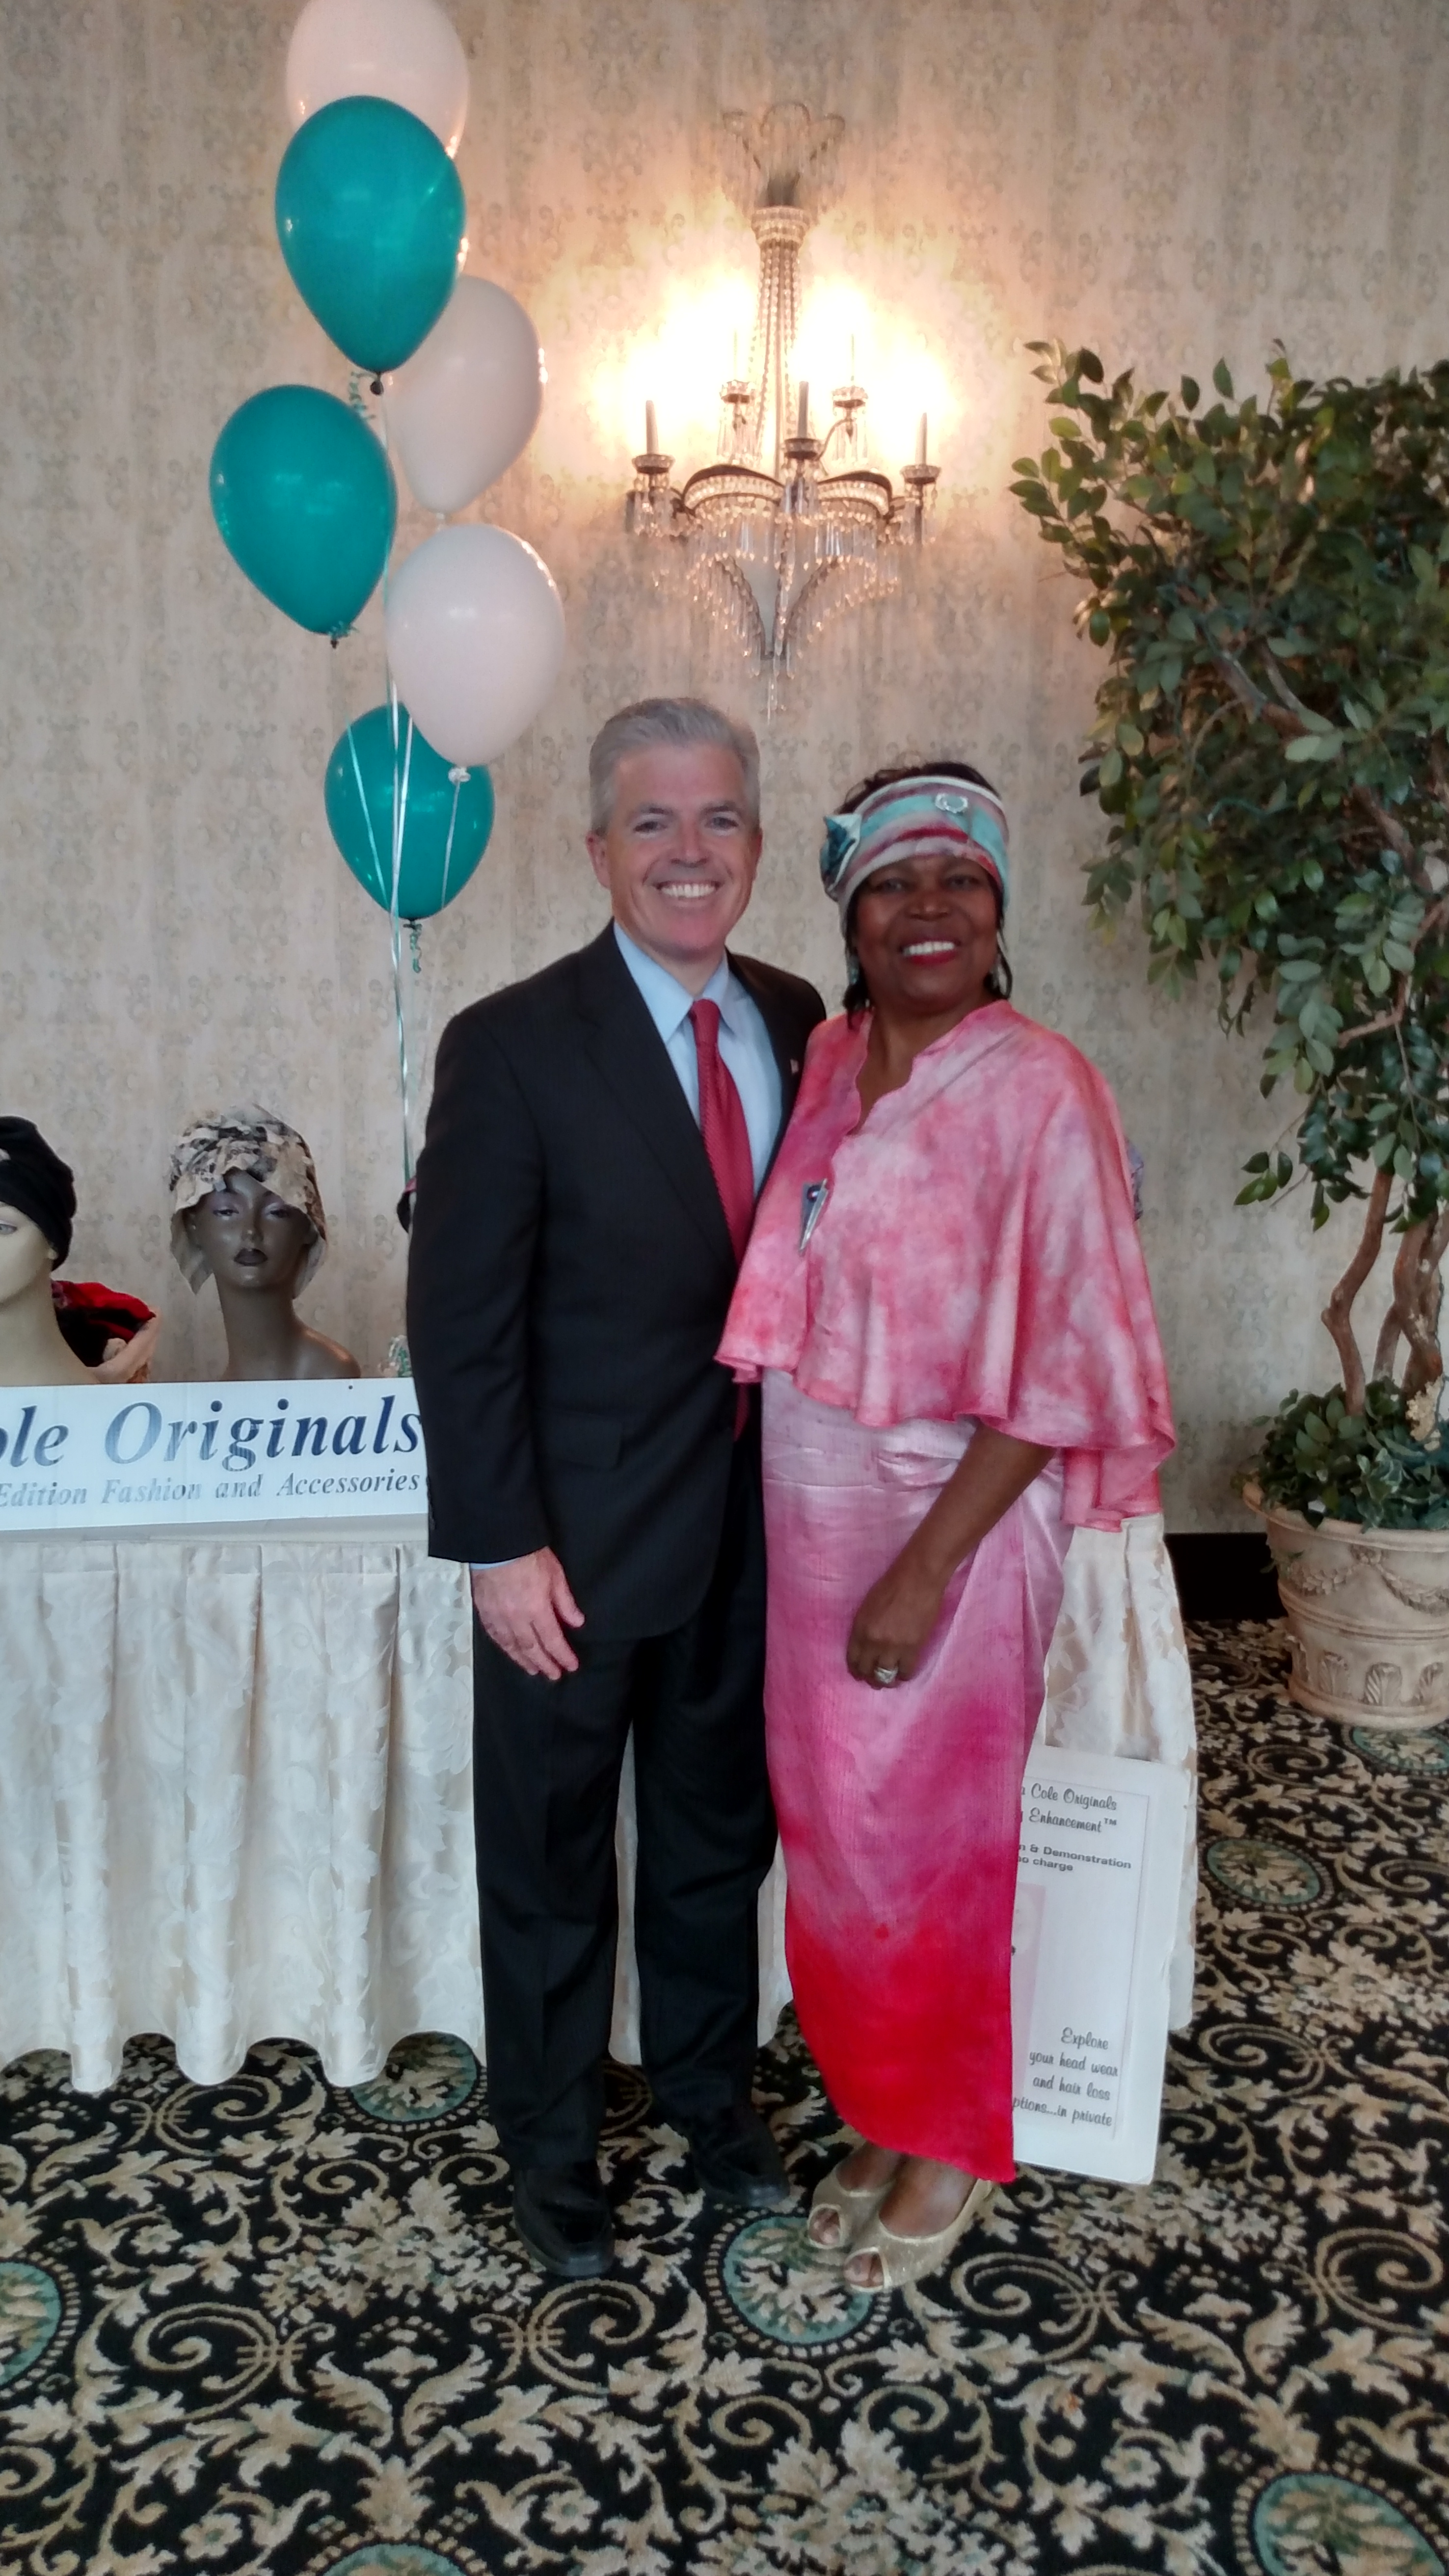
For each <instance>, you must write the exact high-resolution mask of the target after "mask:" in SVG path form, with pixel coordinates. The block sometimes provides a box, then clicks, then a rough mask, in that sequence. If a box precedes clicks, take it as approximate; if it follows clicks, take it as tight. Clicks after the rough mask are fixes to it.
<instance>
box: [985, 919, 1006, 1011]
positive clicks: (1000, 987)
mask: <svg viewBox="0 0 1449 2576" xmlns="http://www.w3.org/2000/svg"><path fill="white" fill-rule="evenodd" d="M1011 980H1012V978H1011V961H1010V959H1009V958H1008V956H1007V954H1006V950H1005V948H1004V946H1003V945H1002V939H1001V933H1000V932H999V931H998V932H997V934H996V963H995V965H994V966H993V967H992V969H991V972H990V974H989V975H988V976H987V978H986V990H987V992H988V993H989V994H990V995H991V998H992V1000H993V1002H1009V1001H1010V999H1011Z"/></svg>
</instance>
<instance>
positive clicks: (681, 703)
mask: <svg viewBox="0 0 1449 2576" xmlns="http://www.w3.org/2000/svg"><path fill="white" fill-rule="evenodd" d="M695 742H710V743H717V744H718V745H719V747H720V749H721V750H722V751H732V752H733V753H734V756H735V758H736V760H737V761H738V762H739V764H740V770H741V773H742V775H743V779H744V788H745V819H746V821H747V822H748V823H749V824H750V825H751V827H752V828H753V829H754V830H758V829H759V822H760V746H759V744H758V743H757V742H756V740H755V737H754V734H753V733H752V732H751V730H750V727H749V726H748V725H747V724H736V723H735V721H734V718H733V717H732V716H727V715H726V714H725V713H724V710H723V709H722V708H721V707H712V706H711V705H710V703H709V701H708V699H707V698H640V699H639V700H638V702H637V704H636V705H634V706H632V707H620V709H619V712H618V714H617V715H612V716H610V718H609V721H608V723H607V724H606V725H603V726H601V728H600V730H599V732H598V733H597V734H596V735H595V737H594V740H593V743H592V745H591V747H590V750H589V829H590V831H591V832H607V830H608V828H609V822H610V817H611V816H612V814H613V810H614V780H615V778H616V776H617V775H618V769H619V763H620V761H621V760H623V759H625V758H626V756H627V755H628V753H630V752H631V751H648V750H652V749H653V748H654V746H655V745H656V744H666V745H671V746H672V745H674V744H676V743H678V744H687V743H695Z"/></svg>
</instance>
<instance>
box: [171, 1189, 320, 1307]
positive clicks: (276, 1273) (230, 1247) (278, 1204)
mask: <svg viewBox="0 0 1449 2576" xmlns="http://www.w3.org/2000/svg"><path fill="white" fill-rule="evenodd" d="M182 1223H183V1225H184V1226H185V1229H186V1237H187V1241H188V1242H189V1243H190V1245H191V1246H192V1249H193V1251H194V1252H195V1253H196V1254H197V1255H198V1256H199V1258H200V1259H201V1260H202V1261H204V1262H205V1264H206V1267H207V1269H208V1270H209V1271H210V1272H211V1275H212V1277H213V1279H214V1280H215V1281H216V1285H217V1292H218V1294H219V1296H220V1298H221V1302H222V1307H223V1310H225V1308H226V1306H227V1304H228V1303H229V1301H230V1300H231V1299H232V1298H233V1297H265V1296H274V1295H277V1294H280V1295H282V1296H284V1297H286V1298H288V1299H291V1298H294V1297H296V1296H297V1294H298V1293H299V1291H300V1290H301V1288H302V1286H303V1285H304V1283H305V1281H306V1279H307V1278H308V1276H309V1275H310V1271H311V1268H312V1261H311V1255H312V1251H313V1248H314V1246H315V1245H316V1243H317V1228H316V1226H315V1225H314V1224H313V1222H312V1220H311V1218H310V1217H309V1216H307V1215H306V1214H305V1213H304V1211H303V1210H302V1209H301V1208H299V1207H293V1206H292V1205H291V1204H290V1202H289V1201H288V1200H286V1199H284V1198H283V1197H282V1196H281V1195H280V1193H279V1192H278V1191H276V1190H274V1189H273V1188H272V1187H271V1186H270V1184H269V1183H268V1182H266V1181H259V1180H258V1179H257V1178H256V1175H255V1174H254V1173H252V1172H228V1173H227V1175H226V1177H225V1179H224V1180H223V1182H222V1184H221V1187H220V1188H219V1189H215V1190H208V1192H207V1194H206V1196H205V1198H204V1199H198V1200H197V1202H196V1205H195V1206H194V1207H189V1208H188V1209H187V1210H186V1212H185V1214H184V1216H183V1218H182Z"/></svg>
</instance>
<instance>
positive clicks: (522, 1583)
mask: <svg viewBox="0 0 1449 2576" xmlns="http://www.w3.org/2000/svg"><path fill="white" fill-rule="evenodd" d="M589 781H590V794H591V817H590V819H591V829H590V832H589V834H588V850H589V857H590V860H591V861H592V864H593V868H594V873H595V875H596V876H597V878H598V880H599V882H600V884H601V885H602V886H603V887H604V888H605V889H606V890H607V893H608V896H609V901H610V906H611V909H612V913H613V919H612V921H611V922H610V923H609V924H608V926H607V928H606V929H605V930H604V931H603V932H602V934H601V935H600V937H599V938H598V939H596V940H594V941H593V942H592V944H591V945H590V946H589V947H587V948H584V949H581V950H580V951H579V952H578V953H577V954H576V955H574V956H571V957H565V958H562V959H560V960H559V962H558V963H557V964H556V965H554V966H550V967H547V968H546V969H545V970H544V972H543V973H542V974H541V975H535V976H532V977H531V978H530V979H529V980H528V981H527V982H526V983H522V984H515V985H512V986H510V987H509V988H508V989H507V990H506V991H504V992H501V993H495V994H493V995H492V996H490V998H489V999H488V1000H486V1001H483V1002H476V1003H474V1005H473V1006H472V1008H471V1009H470V1010H467V1011H464V1012H462V1013H461V1014H460V1016H459V1017H458V1018H457V1019H455V1020H454V1021H453V1022H452V1023H451V1025H450V1027H449V1028H448V1029H447V1031H446V1032H445V1034H444V1037H443V1040H442V1044H441V1045H440V1047H439V1049H438V1069H437V1080H436V1084H435V1088H434V1093H433V1104H432V1110H431V1114H430V1116H429V1120H428V1133H427V1143H426V1145H425V1147H424V1150H423V1154H422V1157H421V1159H420V1162H419V1167H418V1188H417V1204H416V1210H415V1213H414V1217H413V1225H412V1251H411V1261H410V1272H409V1288H408V1333H409V1346H410V1349H411V1353H412V1361H413V1368H414V1371H415V1373H416V1380H417V1389H418V1400H419V1406H420V1409H421V1413H422V1418H423V1427H424V1432H425V1435H426V1439H427V1449H428V1480H429V1490H430V1509H431V1546H432V1551H433V1553H434V1555H437V1556H451V1557H458V1558H461V1559H463V1560H464V1561H465V1562H467V1563H468V1564H470V1565H471V1566H472V1568H473V1578H472V1579H473V1599H474V1603H475V1606H476V1609H477V1621H476V1624H475V1631H474V1711H475V1780H476V1784H477V1791H476V1793H477V1809H476V1813H477V1843H478V1880H479V1897H480V1907H481V1916H482V1929H483V1978H484V1994H485V2002H486V2009H487V2020H488V2084H489V2104H490V2109H491V2112H492V2116H493V2119H494V2122H495V2124H496V2126H497V2129H498V2133H499V2139H500V2142H501V2144H502V2147H503V2150H504V2153H505V2154H506V2155H507V2157H508V2160H509V2163H510V2166H511V2167H512V2173H513V2206H514V2217H515V2222H516V2224H517V2227H518V2229H519V2233H520V2235H521V2236H522V2238H523V2241H524V2243H525V2244H526V2246H527V2247H528V2249H529V2251H530V2252H531V2253H532V2255H533V2256H534V2258H535V2260H536V2261H537V2262H539V2263H540V2264H541V2265H542V2266H543V2268H544V2269H545V2270H547V2271H550V2272H553V2273H556V2274H558V2275H560V2276H561V2277H563V2278H565V2279H585V2278H588V2277H589V2276H590V2275H592V2274H594V2273H598V2272H601V2271H603V2270H605V2269H606V2268H607V2266H608V2264H609V2262H610V2260H611V2258H612V2249H613V2235H612V2219H611V2214H610V2209H609V2204H608V2201H607V2198H606V2196H605V2193H604V2189H603V2185H602V2182H601V2179H600V2175H599V2169H598V2164H597V2157H596V2150H597V2145H598V2135H599V2124H600V2120H601V2116H602V2111H603V2060H604V2055H605V2051H606V2048H607V2044H608V2031H609V2018H610V2008H611V2000H612V1992H613V1972H614V1947H615V1934H616V1893H615V1869H614V1815H615V1809H616V1806H617V1802H618V1789H619V1774H620V1766H621V1764H622V1761H623V1756H624V1747H625V1743H626V1741H627V1738H628V1735H629V1732H630V1729H631V1727H632V1730H633V1737H634V1755H635V1781H636V1794H637V1801H638V1818H639V1858H638V1872H637V1882H636V1892H635V1916H634V1938H635V1947H636V1951H637V1954H638V1962H639V1985H640V2002H641V2012H640V2027H641V2035H642V2044H643V2056H644V2066H645V2071H646V2073H647V2074H648V2076H649V2080H650V2082H651V2084H652V2086H653V2089H654V2094H655V2098H656V2100H657V2102H658V2104H659V2107H660V2109H661V2110H662V2111H663V2113H664V2114H665V2116H666V2117H667V2118H668V2119H669V2120H671V2121H672V2122H673V2123H674V2125H675V2126H676V2127H677V2128H679V2129H680V2130H681V2131H682V2132H683V2133H684V2135H685V2136H686V2137H687V2139H688V2141H689V2145H690V2149H691V2152H692V2156H693V2162H694V2169H695V2175H696V2179H697V2181H698V2183H699V2184H700V2186H701V2188H702V2189H703V2191H704V2192H705V2194H706V2196H707V2197H708V2198H710V2199H711V2200H713V2201H716V2202H719V2203H721V2204H724V2205H727V2206H734V2207H740V2208H746V2209H762V2208H772V2207H776V2206H779V2205H780V2204H781V2203H782V2202H783V2201H784V2199H785V2198H786V2196H787V2195H786V2189H785V2179H784V2173H783V2169H782V2167H781V2164H780V2159H779V2156H778V2153H777V2151H776V2149H775V2146H774V2143H773V2141H772V2139H771V2137H770V2134H769V2131H768V2130H767V2128H766V2127H765V2124H764V2122H763V2121H762V2120H761V2119H760V2117H759V2115H758V2113H757V2112H756V2111H755V2110H754V2108H753V2106H752V2103H751V2098H750V2083H751V2073H752V2068H753V2064H754V2055H755V2024H756V2011H757V1982H758V1976H757V1959H756V1943H755V1920H756V1899H757V1896H758V1892H759V1888H760V1884H761V1881H762V1879H763V1877H764V1875H765V1872H766V1871H767V1869H768V1868H769V1865H770V1861H771V1858H772V1855H773V1852H774V1847H775V1823H774V1815H773V1811H772V1809H771V1805H770V1794H769V1785H768V1781H767V1778H766V1773H765V1759H764V1732H763V1715H762V1708H761V1689H762V1680H763V1665H764V1546H763V1534H762V1527H761V1507H760V1489H759V1431H758V1423H757V1421H756V1420H755V1419H754V1417H753V1415H752V1413H750V1412H749V1411H747V1410H746V1407H745V1400H744V1399H742V1398H740V1397H739V1396H738V1395H737V1393H736V1389H735V1387H734V1384H733V1382H732V1380H731V1378H730V1377H729V1375H728V1374H727V1373H726V1371H725V1370H723V1369H722V1368H720V1367H719V1365H718V1364H717V1362H716V1360H715V1356H714V1354H715V1351H716V1349H717V1347H718V1344H719V1338H720V1332H721V1329H722V1327H723V1323H724V1318H725V1314H726V1311H727V1309H728V1306H729V1302H730V1296H731V1293H732V1290H733V1287H734V1281H735V1275H736V1272H737V1270H738V1266H739V1261H740V1256H741V1254H742V1252H743V1250H744V1245H745V1241H746V1238H747V1236H748V1234H749V1229H750V1224H751V1220H752V1217H753V1211H754V1201H755V1197H756V1195H757V1193H758V1190H759V1188H760V1185H761V1183H762V1181H763V1179H764V1176H765V1173H766V1171H767V1170H768V1168H769V1165H770V1162H771V1159H772V1157H773V1154H774V1150H775V1146H776V1143H777V1140H778V1137H779V1134H780V1131H781V1128H782V1126H783V1123H784V1120H785V1118H786V1117H787V1116H788V1114H789V1110H790V1107H791V1104H792V1102H793V1099H794V1095H795V1090H796V1086H797V1084H798V1081H799V1075H800V1066H801V1062H802V1060H803V1058H804V1053H805V1041H806V1039H807V1037H808V1036H809V1034H810V1031H811V1029H812V1028H813V1027H814V1026H815V1024H816V1022H817V1021H818V1020H820V1019H822V1018H823V1017H824V1006H823V1004H822V1002H821V1000H820V997H819V995H818V994H817V993H816V992H815V991H814V990H813V989H812V988H811V986H810V985H808V984H804V983H802V982H801V981H800V980H799V978H798V977H796V976H793V975H787V974H784V973H782V972H781V971H780V970H779V969H778V968H776V967H772V966H764V965H761V964H759V963H758V962H757V961H756V960H754V959H751V958H746V957H738V956H734V955H730V954H727V953H726V942H727V940H728V939H729V936H730V933H731V932H732V931H733V929H734V928H735V925H736V923H737V922H738V921H739V919H740V917H741V915H742V913H743V912H744V910H745V907H746V905H747V904H748V902H749V900H750V896H751V894H752V892H753V890H754V883H755V875H756V871H757V869H758V866H759V859H760V821H759V752H758V748H757V745H756V742H755V737H754V735H753V734H752V733H751V732H750V731H749V730H748V728H747V727H745V726H741V725H736V724H733V723H732V722H731V721H730V719H729V718H728V717H727V716H725V715H722V714H721V713H720V712H719V710H718V709H717V708H715V707H711V706H706V705H704V704H703V703H702V702H701V701H699V700H697V699H691V698H655V699H649V700H646V701H645V702H644V703H643V704H641V705H639V706H633V707H626V708H624V709H623V711H622V712H621V713H620V714H618V715H616V716H613V717H611V718H610V720H609V722H608V723H607V724H606V725H605V726H604V728H603V731H602V732H601V733H600V735H599V737H598V739H597V741H596V742H595V744H594V746H593V750H592V752H591V754H590V759H589Z"/></svg>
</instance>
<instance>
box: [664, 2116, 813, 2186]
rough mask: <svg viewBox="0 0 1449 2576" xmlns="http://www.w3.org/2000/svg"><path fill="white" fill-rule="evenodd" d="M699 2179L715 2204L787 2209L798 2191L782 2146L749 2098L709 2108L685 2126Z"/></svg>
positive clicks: (695, 2171) (697, 2179)
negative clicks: (782, 2158) (787, 2169)
mask: <svg viewBox="0 0 1449 2576" xmlns="http://www.w3.org/2000/svg"><path fill="white" fill-rule="evenodd" d="M685 2135H686V2136H687V2138H688V2140H689V2152H690V2155H691V2156H692V2158H693V2160H694V2175H695V2180H696V2182H697V2183H698V2184H699V2187H700V2190H701V2191H702V2192H703V2194H704V2196H705V2199H706V2201H707V2202H709V2204H710V2205H711V2207H713V2208H716V2209H789V2208H790V2207H791V2206H792V2204H793V2201H794V2194H793V2192H792V2191H791V2189H790V2185H789V2182H788V2180H787V2179H786V2174H785V2168H784V2166H783V2164H782V2163H781V2161H780V2150H779V2148H778V2147H777V2146H776V2144H775V2141H774V2139H773V2138H772V2137H771V2135H770V2132H769V2130H768V2129H767V2128H766V2126H765V2123H764V2121H763V2120H762V2119H761V2117H760V2115H759V2112H758V2111H756V2110H753V2109H752V2108H751V2107H750V2105H749V2103H747V2102H732V2103H731V2104H730V2106H729V2109H728V2110H727V2111H710V2112H707V2113H706V2114H705V2115H704V2117H703V2118H701V2119H695V2120H691V2121H690V2122H689V2124H688V2127H687V2129H686V2131H685Z"/></svg>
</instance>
